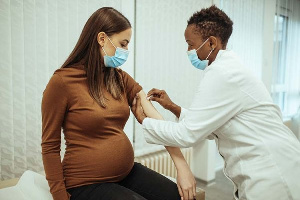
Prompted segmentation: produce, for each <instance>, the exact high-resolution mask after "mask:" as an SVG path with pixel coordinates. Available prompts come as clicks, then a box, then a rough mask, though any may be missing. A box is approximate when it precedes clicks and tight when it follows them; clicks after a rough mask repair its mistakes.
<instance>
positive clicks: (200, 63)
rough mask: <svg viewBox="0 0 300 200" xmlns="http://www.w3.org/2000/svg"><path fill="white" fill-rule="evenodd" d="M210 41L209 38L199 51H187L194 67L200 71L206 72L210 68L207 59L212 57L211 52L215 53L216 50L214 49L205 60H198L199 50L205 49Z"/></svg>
mask: <svg viewBox="0 0 300 200" xmlns="http://www.w3.org/2000/svg"><path fill="white" fill-rule="evenodd" d="M208 39H209V38H207V39H206V40H205V41H204V42H203V44H201V46H200V47H199V48H198V49H193V50H190V51H187V55H188V58H189V60H190V61H191V63H192V65H193V66H194V67H196V68H197V69H200V70H204V69H205V68H206V67H207V66H208V62H209V61H208V60H207V58H208V57H209V56H210V54H211V52H213V50H214V48H212V50H211V51H210V52H209V54H208V56H207V57H206V59H205V60H200V59H199V58H198V55H197V51H198V50H199V49H201V47H203V45H204V44H205V43H206V42H207V41H208Z"/></svg>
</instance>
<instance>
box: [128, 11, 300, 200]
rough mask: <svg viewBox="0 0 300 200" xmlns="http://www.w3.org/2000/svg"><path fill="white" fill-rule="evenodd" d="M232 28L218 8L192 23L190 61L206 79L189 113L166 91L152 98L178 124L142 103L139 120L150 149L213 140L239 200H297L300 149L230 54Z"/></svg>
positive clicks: (262, 88) (260, 87) (187, 32)
mask: <svg viewBox="0 0 300 200" xmlns="http://www.w3.org/2000/svg"><path fill="white" fill-rule="evenodd" d="M232 25H233V22H232V21H231V20H230V18H229V17H228V16H227V15H226V14H225V13H224V12H223V11H222V10H220V9H218V8H217V7H216V6H211V7H209V8H207V9H202V10H201V11H199V12H196V13H195V14H194V15H193V16H192V17H191V18H190V19H189V20H188V25H187V28H186V30H185V39H186V42H187V43H188V58H189V59H190V61H191V63H192V65H193V66H194V67H196V68H197V69H199V70H203V72H204V76H203V78H202V79H201V82H200V83H199V85H198V86H195V87H197V92H196V93H195V95H194V98H193V100H192V104H191V106H190V107H189V108H188V109H184V108H182V107H180V106H178V105H176V104H175V103H173V102H172V101H171V100H170V98H169V96H168V95H167V93H166V92H165V91H163V90H158V89H152V90H151V91H149V93H148V97H149V98H150V100H152V101H156V102H158V103H159V104H161V105H162V106H163V107H164V108H165V109H168V110H170V111H171V112H172V113H174V114H175V115H176V116H177V117H178V122H170V121H162V120H157V119H151V118H148V117H147V116H146V114H144V113H143V110H142V109H141V106H140V102H141V98H142V97H139V96H137V97H136V102H135V105H134V107H133V111H134V114H135V116H136V118H137V119H138V121H139V122H140V123H141V124H142V125H143V128H144V130H145V131H144V135H145V139H146V140H147V142H148V143H153V144H160V145H166V146H175V147H191V146H193V145H195V144H196V143H197V142H200V141H202V140H204V139H206V138H208V137H213V138H214V139H215V141H216V143H217V147H218V150H219V152H220V154H221V156H222V157H223V158H224V161H225V165H224V173H225V175H226V176H227V177H228V178H229V179H230V180H231V181H232V183H233V185H234V192H233V195H234V198H235V199H241V200H245V199H247V200H299V199H300V143H299V141H298V140H297V138H296V137H295V135H294V134H293V133H292V132H291V131H290V130H289V129H288V128H287V127H286V126H285V125H284V124H283V122H282V117H281V113H280V110H279V108H278V107H277V106H276V105H275V104H274V103H273V102H272V99H271V97H270V95H269V93H268V91H267V90H266V88H265V86H264V84H263V83H262V82H261V81H260V80H259V79H257V78H256V77H255V76H254V75H253V74H252V73H251V72H250V71H249V70H248V69H247V68H246V67H244V66H243V64H242V62H241V61H240V59H239V58H238V56H237V55H236V54H235V53H234V52H232V51H229V50H226V44H227V42H228V39H229V37H230V35H231V33H232ZM244 39H245V40H246V39H247V38H244ZM245 48H247V47H246V46H245ZM187 98H188V97H187ZM191 98H192V97H191ZM199 165H201V163H199Z"/></svg>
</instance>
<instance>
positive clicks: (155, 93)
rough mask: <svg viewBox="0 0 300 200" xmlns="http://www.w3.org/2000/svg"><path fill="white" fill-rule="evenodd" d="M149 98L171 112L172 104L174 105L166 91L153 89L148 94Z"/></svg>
mask: <svg viewBox="0 0 300 200" xmlns="http://www.w3.org/2000/svg"><path fill="white" fill-rule="evenodd" d="M147 98H148V99H149V100H151V101H156V102H157V103H159V104H160V105H161V106H162V107H164V108H165V109H167V110H170V108H171V106H172V104H174V103H173V102H172V101H171V99H170V97H169V96H168V94H167V93H166V91H164V90H159V89H156V88H153V89H152V90H150V91H149V92H148V94H147Z"/></svg>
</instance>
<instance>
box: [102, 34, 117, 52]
mask: <svg viewBox="0 0 300 200" xmlns="http://www.w3.org/2000/svg"><path fill="white" fill-rule="evenodd" d="M105 35H106V34H105ZM106 36H107V38H108V40H109V41H110V43H111V44H112V45H113V46H114V47H115V49H117V48H116V46H115V45H114V43H113V42H112V41H111V40H110V38H109V37H108V35H106ZM101 48H102V50H103V51H104V53H105V55H106V56H107V53H106V51H105V50H104V48H103V47H101Z"/></svg>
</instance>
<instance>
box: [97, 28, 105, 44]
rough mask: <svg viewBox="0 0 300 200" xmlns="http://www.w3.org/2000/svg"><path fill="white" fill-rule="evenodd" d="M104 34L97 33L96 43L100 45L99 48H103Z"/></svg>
mask: <svg viewBox="0 0 300 200" xmlns="http://www.w3.org/2000/svg"><path fill="white" fill-rule="evenodd" d="M105 36H106V35H105V33H104V32H100V33H98V35H97V41H98V43H99V44H100V46H101V47H103V46H104V43H105Z"/></svg>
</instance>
